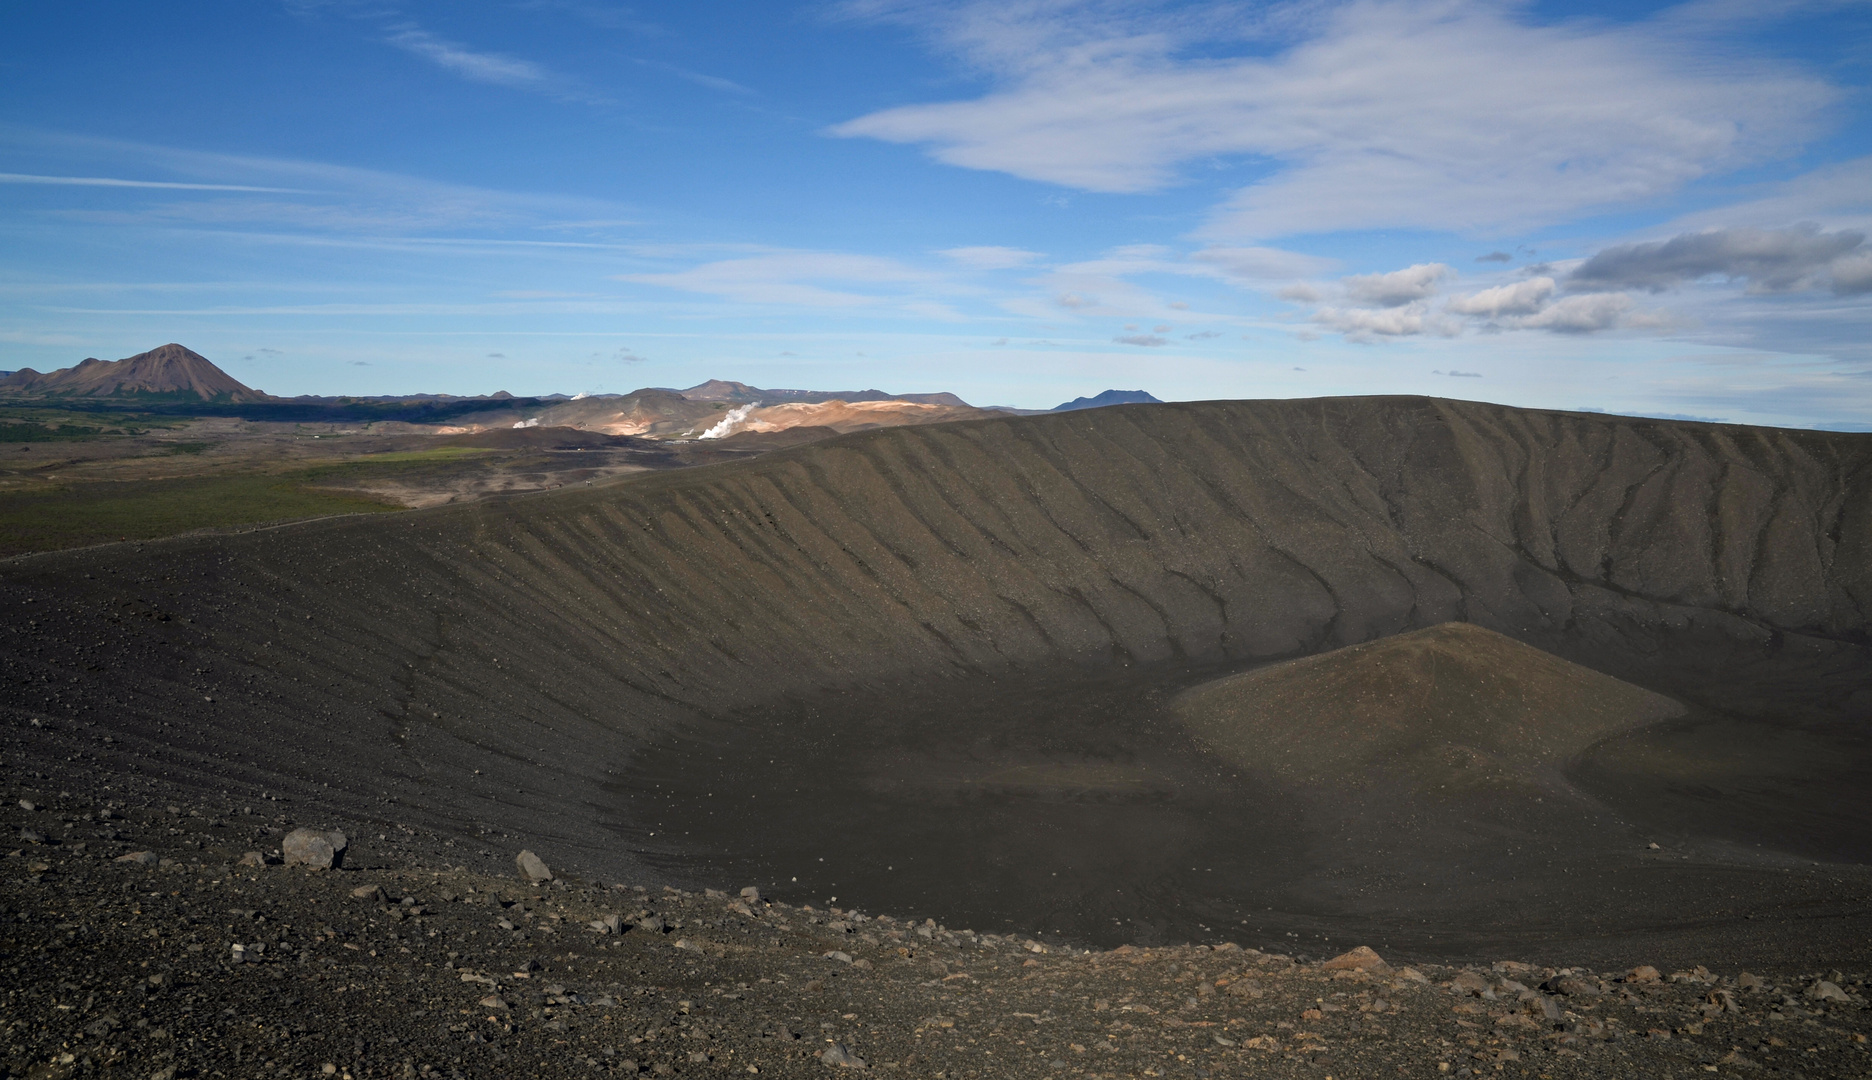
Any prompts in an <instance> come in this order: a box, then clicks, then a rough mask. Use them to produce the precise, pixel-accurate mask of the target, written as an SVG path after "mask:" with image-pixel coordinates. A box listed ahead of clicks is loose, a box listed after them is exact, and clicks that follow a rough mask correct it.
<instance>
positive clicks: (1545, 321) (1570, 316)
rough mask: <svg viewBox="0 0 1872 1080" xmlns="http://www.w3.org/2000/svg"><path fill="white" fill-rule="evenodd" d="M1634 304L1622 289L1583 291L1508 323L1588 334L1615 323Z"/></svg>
mask: <svg viewBox="0 0 1872 1080" xmlns="http://www.w3.org/2000/svg"><path fill="white" fill-rule="evenodd" d="M1635 306H1636V305H1635V304H1634V303H1633V302H1632V298H1631V297H1629V296H1626V295H1625V294H1624V293H1587V294H1585V295H1583V296H1569V297H1567V298H1565V299H1564V300H1561V301H1559V302H1557V303H1553V304H1549V305H1547V306H1546V307H1544V308H1542V309H1541V310H1540V311H1537V312H1535V313H1534V314H1532V315H1524V316H1521V317H1520V318H1517V319H1514V320H1513V321H1512V322H1511V323H1510V325H1512V326H1513V327H1515V328H1516V329H1523V330H1552V331H1554V332H1555V333H1559V334H1590V333H1592V332H1593V331H1595V330H1610V329H1612V328H1613V327H1615V326H1618V325H1619V324H1620V323H1621V322H1622V321H1624V320H1625V319H1626V317H1627V316H1628V315H1629V313H1630V312H1631V311H1632V309H1633V308H1634V307H1635Z"/></svg>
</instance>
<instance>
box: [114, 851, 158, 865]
mask: <svg viewBox="0 0 1872 1080" xmlns="http://www.w3.org/2000/svg"><path fill="white" fill-rule="evenodd" d="M116 861H117V862H127V863H136V864H137V865H138V866H155V865H156V862H157V859H156V853H155V852H154V851H132V852H131V853H130V854H128V855H119V856H117V859H116Z"/></svg>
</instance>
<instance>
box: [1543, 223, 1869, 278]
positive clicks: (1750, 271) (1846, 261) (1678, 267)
mask: <svg viewBox="0 0 1872 1080" xmlns="http://www.w3.org/2000/svg"><path fill="white" fill-rule="evenodd" d="M1865 239H1866V238H1865V234H1864V233H1862V232H1857V231H1854V230H1850V229H1841V230H1839V231H1837V232H1822V231H1821V229H1820V227H1819V226H1818V225H1813V224H1803V225H1796V226H1794V227H1793V228H1788V229H1755V228H1737V229H1708V230H1705V231H1703V232H1696V233H1685V234H1683V235H1680V236H1673V237H1671V238H1670V239H1669V240H1656V241H1651V242H1649V243H1642V244H1620V245H1618V246H1616V247H1609V248H1606V249H1605V250H1604V251H1601V252H1599V253H1598V254H1596V255H1594V256H1593V257H1592V258H1590V259H1587V260H1586V261H1585V262H1584V263H1582V264H1580V266H1579V267H1578V268H1577V269H1575V270H1574V271H1573V272H1572V273H1571V274H1569V275H1568V276H1567V286H1568V288H1571V289H1575V290H1602V289H1644V290H1646V291H1649V292H1663V291H1665V290H1666V289H1670V288H1673V287H1675V286H1678V285H1684V284H1687V283H1689V282H1693V281H1698V280H1701V279H1703V278H1709V277H1721V278H1725V279H1727V280H1730V281H1736V280H1746V281H1747V282H1748V284H1749V291H1751V292H1791V291H1794V290H1796V289H1807V288H1814V287H1817V286H1819V285H1821V284H1827V285H1830V286H1831V287H1832V288H1833V289H1834V291H1836V292H1839V293H1841V294H1847V295H1850V294H1853V293H1854V292H1856V291H1858V292H1863V291H1865V290H1864V289H1861V288H1858V286H1857V284H1856V283H1857V282H1858V281H1859V280H1860V278H1859V275H1860V273H1861V272H1862V271H1861V270H1860V269H1859V267H1860V264H1861V260H1862V259H1863V257H1864V253H1865V251H1866V249H1865V247H1864V245H1865ZM1852 256H1858V258H1852ZM1836 265H1840V266H1841V268H1842V270H1843V273H1842V274H1840V275H1837V276H1836V275H1835V274H1834V267H1835V266H1836Z"/></svg>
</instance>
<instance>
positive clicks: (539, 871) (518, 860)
mask: <svg viewBox="0 0 1872 1080" xmlns="http://www.w3.org/2000/svg"><path fill="white" fill-rule="evenodd" d="M514 865H515V866H517V867H519V868H520V876H521V877H523V878H525V879H527V880H528V881H551V880H552V879H553V873H552V871H551V870H548V869H547V868H546V863H545V862H544V861H543V860H541V859H540V857H539V856H538V855H535V854H533V853H532V852H531V851H522V852H521V853H520V854H518V855H515V856H514Z"/></svg>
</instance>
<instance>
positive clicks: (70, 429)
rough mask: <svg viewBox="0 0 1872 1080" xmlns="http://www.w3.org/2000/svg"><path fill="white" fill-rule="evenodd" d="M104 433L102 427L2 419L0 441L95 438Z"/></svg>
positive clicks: (48, 440) (20, 441)
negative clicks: (25, 422)
mask: <svg viewBox="0 0 1872 1080" xmlns="http://www.w3.org/2000/svg"><path fill="white" fill-rule="evenodd" d="M102 434H103V430H102V429H101V428H94V427H79V426H78V425H76V424H60V425H58V426H57V427H50V426H48V425H45V424H9V423H6V422H5V421H0V443H22V442H56V441H60V440H71V439H95V438H97V437H98V436H99V435H102Z"/></svg>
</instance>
